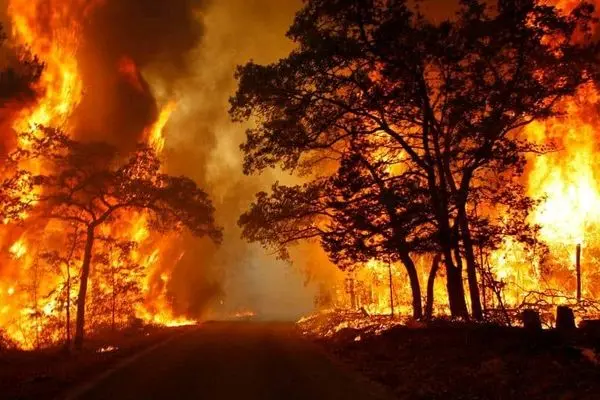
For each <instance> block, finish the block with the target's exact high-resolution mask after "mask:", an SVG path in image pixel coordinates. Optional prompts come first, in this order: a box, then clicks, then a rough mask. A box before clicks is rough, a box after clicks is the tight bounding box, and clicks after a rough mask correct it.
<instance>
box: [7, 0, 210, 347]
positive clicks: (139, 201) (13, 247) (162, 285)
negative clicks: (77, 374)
mask: <svg viewBox="0 0 600 400" xmlns="http://www.w3.org/2000/svg"><path fill="white" fill-rule="evenodd" d="M182 4H183V3H182ZM101 5H102V6H104V4H100V3H99V2H89V3H87V4H84V3H82V4H78V3H75V2H74V3H72V4H67V3H64V4H63V3H61V4H60V7H58V4H55V3H50V4H46V3H44V4H41V3H40V4H30V3H29V2H22V1H18V0H14V1H10V2H9V4H8V12H9V16H10V18H11V21H10V22H11V28H12V32H11V33H12V34H11V36H10V40H9V37H8V35H7V34H5V32H4V31H2V32H0V45H1V47H2V57H3V58H2V67H3V69H2V71H1V72H0V108H1V112H2V114H1V117H0V127H1V128H2V149H1V152H0V153H1V157H2V161H1V163H2V172H1V178H0V181H1V183H0V192H1V195H0V214H1V218H2V222H3V227H2V233H1V235H0V236H1V241H2V268H1V270H0V272H1V274H0V347H5V346H15V347H19V348H24V349H32V348H39V347H42V346H47V345H51V344H57V343H64V344H65V345H66V347H67V348H70V347H71V346H72V345H73V346H74V347H75V348H78V349H79V348H81V347H82V345H83V341H84V336H85V333H86V332H88V333H89V332H92V331H98V330H101V329H111V330H113V331H114V330H116V329H119V328H121V327H124V326H126V325H130V324H140V323H157V324H165V325H178V324H183V323H189V322H192V321H191V320H188V319H187V317H186V316H178V315H175V314H174V312H173V308H172V304H171V298H170V295H169V293H168V291H167V288H166V286H167V283H168V281H169V279H170V276H169V271H172V269H170V270H164V269H161V267H160V263H159V262H158V258H159V255H160V256H167V257H171V258H172V259H171V260H170V263H171V264H173V265H174V264H176V263H177V257H179V259H180V258H181V257H182V256H183V254H182V253H181V249H176V248H175V249H169V246H170V245H171V244H172V243H175V242H176V237H177V236H178V235H179V234H178V233H177V232H180V231H183V230H185V231H188V232H189V233H190V234H191V235H192V236H197V237H204V236H207V237H209V238H211V239H212V240H213V241H214V242H217V243H218V242H219V241H220V240H221V236H222V233H221V228H220V227H218V226H217V225H216V223H215V219H214V211H215V210H214V207H213V204H212V202H211V200H210V198H209V196H208V194H207V193H206V192H205V191H204V190H203V189H200V188H199V187H198V185H197V184H196V182H195V181H194V180H192V179H190V178H187V177H184V176H174V175H170V174H167V173H166V172H165V169H164V156H163V155H162V152H163V149H164V137H163V129H164V126H165V124H166V122H167V120H168V118H169V116H170V113H171V112H172V111H173V109H174V104H173V103H172V102H167V103H166V104H165V105H163V106H159V105H158V104H156V103H157V101H156V100H155V98H154V97H153V94H152V93H151V92H150V89H149V86H148V84H147V82H146V81H145V80H144V78H143V77H142V75H141V73H140V71H139V69H138V67H137V64H136V63H135V62H134V60H132V59H131V58H129V57H121V58H120V60H118V62H116V63H115V68H114V71H115V73H116V74H117V75H116V77H117V79H116V83H113V85H117V86H118V87H119V88H120V89H121V91H122V92H123V91H124V92H125V93H127V94H128V95H129V97H130V98H131V97H134V98H136V99H137V103H138V104H136V105H135V107H134V106H132V107H130V108H126V111H127V112H128V113H129V115H128V121H127V123H126V124H123V125H122V126H120V127H119V128H121V130H120V131H119V133H117V132H113V133H107V134H106V135H105V136H104V137H103V139H105V138H106V137H107V136H108V137H110V135H111V134H112V135H115V134H117V135H118V134H121V135H122V134H123V133H124V132H126V129H125V128H127V129H130V130H131V131H133V134H132V135H131V136H132V137H124V136H123V137H120V138H119V141H116V140H111V141H110V142H109V141H108V140H100V139H94V138H90V137H89V136H86V135H85V132H82V131H83V130H84V128H83V125H84V124H82V123H81V122H78V121H76V118H75V115H76V110H77V108H78V107H79V105H80V102H81V101H82V99H83V96H84V93H83V87H84V79H83V78H82V76H81V70H80V65H79V61H80V60H79V59H78V54H79V53H78V48H79V46H80V43H79V40H80V39H81V32H82V30H83V25H82V24H83V19H84V18H85V17H87V16H88V14H89V13H90V12H91V11H92V10H93V9H94V8H95V7H96V6H101ZM186 5H187V3H186ZM181 10H182V13H183V11H185V12H187V10H186V9H185V8H181ZM159 11H160V10H159ZM175 18H179V16H176V17H175ZM174 26H176V25H174ZM183 26H184V25H182V23H181V21H180V25H178V26H176V27H177V29H184V27H183ZM171 47H172V49H173V51H174V52H175V51H176V50H175V47H173V46H171ZM107 58H108V57H107ZM86 82H88V84H89V81H86ZM105 89H106V88H105ZM87 97H88V98H89V97H93V96H90V95H87ZM121 97H122V96H121ZM136 107H137V108H136ZM140 109H141V110H142V111H140ZM95 111H96V112H98V111H99V110H95ZM113 115H114V114H113ZM88 117H91V115H90V114H88ZM110 120H111V121H110V122H115V121H116V122H117V125H118V124H119V122H118V118H110ZM125 139H127V140H129V141H130V142H132V143H130V144H129V145H123V141H124V140H125ZM135 142H137V145H136V143H135ZM173 253H175V254H173Z"/></svg>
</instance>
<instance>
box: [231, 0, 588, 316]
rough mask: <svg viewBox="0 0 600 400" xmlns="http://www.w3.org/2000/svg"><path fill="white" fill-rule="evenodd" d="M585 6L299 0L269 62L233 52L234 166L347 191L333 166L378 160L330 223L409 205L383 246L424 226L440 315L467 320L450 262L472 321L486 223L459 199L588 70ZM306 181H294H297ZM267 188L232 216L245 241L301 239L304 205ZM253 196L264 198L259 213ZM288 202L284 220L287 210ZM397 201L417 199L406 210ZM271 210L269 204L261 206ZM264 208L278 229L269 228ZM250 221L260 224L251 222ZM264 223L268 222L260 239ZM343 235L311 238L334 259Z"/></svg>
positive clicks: (350, 179) (517, 165)
mask: <svg viewBox="0 0 600 400" xmlns="http://www.w3.org/2000/svg"><path fill="white" fill-rule="evenodd" d="M592 13H593V7H592V6H591V5H589V4H587V3H581V4H580V5H579V6H578V7H577V8H575V9H574V11H573V12H571V13H570V14H568V15H562V14H559V13H558V12H557V10H556V9H555V8H554V7H552V6H548V5H544V4H542V3H538V2H536V1H534V0H499V1H497V2H496V3H495V7H492V5H491V4H488V2H485V1H479V0H464V1H461V7H460V10H459V12H458V14H457V15H456V17H455V18H453V19H451V20H448V21H444V22H441V23H432V22H430V21H428V20H427V19H426V18H425V17H424V16H422V15H420V14H419V13H418V12H416V11H414V10H412V9H411V8H410V6H409V2H408V1H403V0H392V1H389V0H352V1H345V0H310V1H308V2H307V3H306V4H305V6H304V8H303V9H302V10H301V11H300V12H299V13H298V14H297V16H296V19H295V22H294V24H293V25H292V27H291V28H290V30H289V32H288V37H289V38H290V39H291V40H293V41H294V42H295V43H296V44H297V47H296V49H295V50H294V51H292V52H291V53H290V55H289V56H288V57H286V58H284V59H282V60H280V61H278V62H276V63H274V64H270V65H258V64H256V63H254V62H249V63H248V64H246V65H244V66H242V67H240V68H239V70H238V72H237V78H238V79H239V88H238V92H237V94H236V95H235V96H234V97H233V98H232V99H231V110H230V113H231V116H232V118H233V119H234V120H237V121H245V120H248V119H249V118H256V120H257V121H258V125H257V127H256V128H254V129H250V130H248V133H247V139H246V142H245V143H244V144H243V145H242V150H243V151H244V153H245V163H244V170H245V172H246V173H249V174H250V173H259V172H261V171H262V170H264V169H266V168H270V167H276V166H278V167H281V168H283V169H285V170H291V171H296V172H298V173H300V174H302V175H304V176H318V177H319V176H320V177H322V176H332V177H333V178H332V179H334V180H335V179H338V180H339V181H340V182H342V184H343V185H344V186H345V191H346V192H347V191H352V190H353V189H354V188H356V191H355V192H354V193H353V195H358V196H360V193H361V192H362V191H363V190H364V186H363V185H362V184H361V183H360V182H362V179H363V177H362V176H360V175H356V174H355V173H354V172H353V173H352V174H346V175H345V172H346V170H347V163H348V162H349V161H348V160H352V159H353V157H358V158H364V159H367V160H372V159H373V158H374V157H375V158H377V157H379V158H381V159H382V160H385V161H386V162H387V163H389V164H391V165H389V166H388V167H387V169H388V170H389V171H400V172H399V173H398V172H395V173H389V172H388V173H389V178H386V179H387V182H386V184H385V185H384V186H383V188H385V190H384V191H379V194H378V195H377V196H374V197H372V199H371V201H369V202H368V205H366V204H363V205H362V207H364V209H363V210H362V212H356V210H355V211H351V208H352V206H353V204H345V203H342V204H341V207H345V206H348V207H350V209H349V210H348V211H349V213H348V214H347V215H346V217H345V221H344V222H348V220H351V219H354V221H353V222H352V223H351V224H350V225H351V226H355V227H356V226H360V225H361V224H362V222H363V220H364V217H365V214H366V213H368V212H371V211H372V212H373V213H374V215H371V214H369V218H373V219H376V216H375V215H376V214H377V213H378V212H380V211H378V210H383V209H385V213H386V214H387V217H386V218H390V219H389V221H390V222H392V216H393V215H394V214H400V215H402V218H401V220H402V221H405V220H404V218H408V220H410V218H411V217H409V216H411V215H412V214H413V213H417V214H418V213H421V215H420V217H418V218H415V219H413V220H412V222H409V223H404V222H403V223H397V222H393V223H391V224H390V225H389V227H392V226H393V227H394V228H395V229H397V230H399V231H400V230H407V231H404V232H402V233H400V234H397V235H396V239H395V240H396V241H395V242H389V245H388V247H391V246H390V245H391V243H395V244H396V253H397V254H398V257H399V258H400V254H402V253H404V251H403V250H401V249H400V248H401V244H400V242H399V241H398V237H404V238H410V237H411V235H414V232H415V231H416V232H419V229H423V228H422V227H423V226H425V227H429V226H430V225H431V224H434V225H435V232H436V236H435V242H436V247H437V248H438V249H439V251H440V252H441V254H442V262H443V264H444V266H445V270H446V278H447V289H448V295H449V302H450V309H451V312H452V315H453V316H456V317H463V318H466V317H468V310H467V304H466V301H465V291H464V288H463V270H464V269H465V268H464V267H463V264H466V272H467V280H468V283H469V293H470V300H471V306H472V314H473V317H474V318H476V319H480V318H481V317H482V308H481V301H480V295H479V286H478V278H477V269H478V262H477V259H476V256H475V250H474V247H475V243H474V238H473V234H474V232H473V229H474V226H475V227H477V226H482V224H484V225H485V224H486V223H487V222H486V221H485V219H486V218H488V219H489V217H475V214H474V212H473V210H474V207H475V200H476V199H477V198H479V199H481V198H485V199H487V200H490V199H492V197H482V196H480V194H481V193H482V192H485V191H493V190H494V189H493V182H491V181H490V171H493V172H494V173H495V174H497V175H504V176H505V179H506V180H507V181H509V182H510V181H514V178H515V177H516V176H518V175H519V174H520V173H522V171H523V167H524V164H525V159H524V153H525V152H528V151H539V150H541V149H538V148H536V147H535V146H533V145H532V144H531V143H529V142H528V141H527V140H526V139H527V138H526V137H524V135H523V134H522V131H523V127H525V126H527V125H528V124H529V123H531V122H532V121H534V120H539V119H544V118H547V117H550V116H557V115H559V114H560V109H559V108H558V107H557V104H559V102H560V100H561V99H563V98H565V97H566V96H569V95H572V94H573V93H574V92H575V91H576V90H577V88H579V87H580V86H581V85H583V84H585V83H588V82H591V81H592V80H593V79H594V78H595V76H596V75H597V71H596V69H595V68H596V59H597V54H598V45H597V44H595V43H592V42H591V35H590V32H591V25H592V24H593V23H594V22H595V21H594V19H593V18H592ZM574 36H577V38H578V40H577V41H574V40H572V38H573V37H574ZM357 143H359V145H357ZM370 162H371V163H372V161H370ZM344 163H346V166H345V164H344ZM374 166H376V165H374ZM353 174H354V175H353ZM380 175H382V174H381V171H378V172H377V173H376V174H374V175H373V174H372V175H371V176H372V177H373V179H374V180H375V179H376V178H375V177H376V176H379V178H381V176H380ZM396 175H397V176H396ZM336 176H337V178H336ZM365 176H366V175H365ZM320 177H319V178H318V179H316V180H315V181H314V182H315V183H309V184H307V186H305V188H304V189H302V190H306V191H309V192H310V190H313V187H314V184H318V182H319V181H320V179H322V178H320ZM355 180H357V182H355ZM278 190H279V192H274V193H273V195H272V196H271V198H270V199H268V200H267V198H268V197H267V196H268V195H266V194H260V195H259V197H258V201H257V203H255V204H254V205H253V207H252V209H251V211H250V212H248V213H247V214H246V215H245V216H244V217H242V219H241V220H240V223H241V224H242V226H244V227H249V228H248V229H247V230H246V231H245V232H244V236H245V237H247V238H248V239H250V240H260V241H263V242H265V241H269V240H272V241H274V242H275V243H278V242H279V240H278V238H279V237H280V234H283V235H284V236H285V235H288V236H292V237H293V236H294V235H293V234H291V233H290V232H291V231H292V230H294V229H297V230H298V232H299V234H298V236H297V237H298V238H302V237H303V235H302V234H301V233H302V232H306V231H307V230H310V229H315V228H314V227H313V226H311V225H310V224H309V223H307V222H306V221H305V219H303V218H302V217H304V215H305V211H304V209H303V207H306V204H304V203H303V202H302V201H300V202H294V201H292V200H290V199H289V198H285V199H284V198H282V196H281V194H282V193H283V192H284V191H285V190H288V189H285V188H281V187H279V188H278ZM292 190H294V191H295V192H298V191H299V190H300V189H299V188H296V189H292ZM377 190H379V189H377ZM296 196H297V197H298V198H300V199H301V198H302V196H303V195H302V194H298V193H296ZM515 196H516V197H522V193H516V194H515ZM506 200H507V202H508V204H510V203H511V202H512V203H515V204H516V203H519V204H520V205H522V206H525V207H526V204H525V203H523V202H516V201H511V200H509V199H506ZM277 202H285V207H286V209H287V212H286V213H283V215H278V214H277V213H278V212H279V208H278V207H276V206H274V205H273V203H277ZM261 203H265V204H269V205H270V208H262V209H261V207H262V206H260V204H261ZM296 203H300V204H301V205H300V206H299V207H300V209H299V210H298V213H299V216H300V217H301V218H299V221H301V222H300V223H299V224H298V225H294V222H293V220H292V218H290V217H291V216H293V215H294V210H293V207H294V205H295V204H296ZM365 203H367V202H365ZM403 203H417V204H419V206H418V207H412V206H411V207H409V209H411V210H413V211H408V210H405V209H403V208H404V207H405V204H403ZM377 205H378V206H377ZM413 206H414V204H413ZM490 206H492V207H493V206H494V204H490ZM257 207H258V208H257ZM378 207H379V209H378ZM419 207H420V208H421V210H420V211H418V210H419ZM526 208H527V207H526ZM526 208H525V209H526ZM388 209H389V211H388ZM272 210H277V211H276V212H275V214H273V215H270V216H265V215H263V214H265V213H269V212H271V211H272ZM390 211H391V212H390ZM407 213H408V214H407ZM278 217H285V218H286V220H285V221H286V223H285V224H283V225H280V224H275V223H274V222H275V221H276V220H277V218H278ZM394 218H399V217H398V216H396V217H394ZM261 221H262V222H264V221H269V223H270V224H266V225H263V226H260V224H261ZM415 221H416V223H415ZM474 224H475V225H474ZM361 228H362V226H361ZM278 229H283V231H282V232H278V231H277V230H278ZM269 230H271V231H274V232H273V233H272V234H268V233H265V232H266V231H269ZM361 231H362V232H368V230H367V229H365V230H362V229H361ZM417 235H418V234H417ZM353 240H354V241H355V242H357V243H355V246H356V249H357V251H362V250H364V249H361V247H360V241H361V239H360V235H358V238H354V239H353ZM336 242H337V243H336ZM344 242H346V243H351V240H350V241H348V240H347V237H345V236H343V235H341V236H340V235H338V237H332V240H331V241H330V242H329V244H327V241H326V242H325V244H326V247H327V246H328V248H329V249H330V251H331V252H332V253H335V254H339V253H340V249H341V248H344V249H347V248H349V247H350V246H344V245H343V243H344ZM429 247H431V246H429ZM388 251H389V250H388ZM408 251H414V250H413V249H412V248H410V247H409V248H408ZM335 254H334V255H333V256H334V258H335V257H336V255H335ZM342 254H343V253H342ZM365 254H369V253H368V251H367V252H366V253H365ZM348 255H349V259H351V258H352V257H350V254H348Z"/></svg>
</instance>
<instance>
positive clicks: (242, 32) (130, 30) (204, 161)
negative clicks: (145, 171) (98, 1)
mask: <svg viewBox="0 0 600 400" xmlns="http://www.w3.org/2000/svg"><path fill="white" fill-rule="evenodd" d="M300 6H301V3H300V2H299V1H289V2H279V1H276V0H253V1H244V0H229V1H212V2H204V1H191V0H176V1H169V2H166V1H160V0H155V1H147V0H126V1H124V0H107V1H105V2H104V4H103V5H101V6H100V7H99V8H98V9H97V10H95V11H94V13H93V14H91V15H90V19H89V21H87V23H86V25H85V32H84V37H85V38H84V40H83V46H82V48H81V57H80V59H81V60H82V74H83V79H84V81H85V88H86V89H85V90H86V92H85V95H84V99H83V102H82V104H81V105H80V107H79V109H78V111H77V125H78V128H79V129H78V132H79V134H80V135H81V136H83V137H85V138H86V139H90V138H93V139H102V140H108V141H110V142H112V143H116V144H118V145H119V146H121V147H122V148H123V149H124V150H125V149H128V148H131V146H133V145H134V144H135V143H136V142H137V141H138V140H139V139H140V133H141V132H143V129H144V127H146V126H147V125H148V124H149V123H151V121H153V120H154V119H155V118H156V115H157V112H158V108H159V107H160V106H162V105H164V104H165V103H166V102H168V101H176V102H177V105H178V106H177V110H176V112H175V113H174V114H173V116H172V119H171V121H170V122H169V124H168V126H167V134H166V139H167V149H166V154H165V160H166V162H167V168H168V172H170V173H173V174H185V175H188V176H191V177H192V178H194V179H195V180H196V181H198V182H199V183H200V185H201V186H202V187H204V188H206V189H207V191H208V192H209V193H210V195H211V196H212V198H213V200H214V202H215V206H216V208H217V218H218V221H219V223H220V224H221V225H223V226H224V227H225V229H226V231H225V240H224V242H223V245H222V246H221V247H219V248H217V247H215V246H214V245H213V244H212V243H210V242H209V241H208V240H200V241H199V240H196V239H193V238H190V237H184V238H183V239H180V240H182V242H183V249H184V254H183V256H182V258H181V259H180V261H179V262H178V263H177V265H176V267H175V269H174V271H173V274H172V280H171V282H170V284H169V289H170V291H171V293H172V294H173V300H174V304H175V307H176V308H177V310H178V311H180V312H183V313H186V314H192V315H194V316H199V315H202V314H204V313H206V311H207V309H210V310H213V313H212V315H215V313H216V314H217V315H216V316H218V312H233V311H236V310H240V309H254V310H255V311H257V312H258V313H261V314H263V315H266V316H268V317H290V316H296V315H298V314H300V313H302V312H306V311H307V310H308V309H309V308H310V306H311V305H312V293H311V292H310V290H307V288H306V287H305V285H304V277H303V276H301V274H299V273H298V272H297V271H295V270H294V269H291V268H289V267H288V266H286V265H284V264H282V263H277V262H275V261H274V260H273V258H272V257H270V256H266V255H264V252H263V251H262V250H261V249H260V248H258V247H257V246H251V245H248V244H247V243H245V242H243V241H242V240H241V239H240V237H239V236H240V231H239V229H238V228H237V226H236V221H237V218H238V216H239V215H240V213H241V212H243V211H244V210H245V209H246V208H247V206H248V204H249V203H250V201H251V200H252V198H253V196H254V193H256V192H257V191H259V190H263V189H266V188H267V187H268V185H269V184H270V183H271V182H272V180H273V179H274V178H273V177H262V178H248V177H244V176H243V175H242V173H241V154H240V151H239V148H238V146H239V144H240V143H241V142H242V141H243V139H244V130H245V127H242V126H238V125H234V124H232V123H231V122H230V121H229V117H228V115H227V109H228V98H229V96H231V95H232V94H233V93H234V91H235V88H236V82H235V80H234V78H233V75H234V70H235V67H236V66H237V65H238V64H242V63H245V62H247V61H248V60H250V59H254V60H256V61H258V62H272V61H275V60H276V59H277V58H278V57H282V56H285V55H286V54H287V53H288V52H289V51H290V50H291V48H292V44H291V43H289V42H288V41H287V40H286V38H285V36H284V34H285V31H286V30H287V28H288V27H289V25H290V24H291V22H292V19H293V16H294V13H295V11H296V10H297V9H299V7H300ZM129 61H132V62H133V64H134V65H135V66H137V68H138V69H139V71H136V70H135V68H132V65H131V64H129ZM163 257H165V258H166V259H167V260H169V259H177V257H178V255H177V254H168V255H164V256H163ZM309 258H311V259H312V258H314V256H313V255H310V256H308V255H307V256H306V257H299V258H298V261H299V263H296V266H297V267H302V266H303V265H304V264H303V263H304V261H305V260H307V259H309ZM171 267H172V266H170V265H164V268H165V269H167V270H168V269H170V268H171Z"/></svg>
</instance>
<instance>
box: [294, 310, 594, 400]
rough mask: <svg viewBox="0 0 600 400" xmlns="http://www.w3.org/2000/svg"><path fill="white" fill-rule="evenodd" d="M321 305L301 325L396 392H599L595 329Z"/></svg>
mask: <svg viewBox="0 0 600 400" xmlns="http://www.w3.org/2000/svg"><path fill="white" fill-rule="evenodd" d="M382 318H385V317H362V318H358V316H357V314H356V313H353V314H350V313H338V312H327V313H322V314H319V315H316V316H312V317H308V318H304V319H303V320H301V321H299V324H298V325H299V327H300V329H301V330H302V331H303V332H304V333H305V334H307V335H310V336H311V337H312V338H313V339H314V340H315V341H317V342H318V343H319V344H321V345H323V347H325V349H326V350H327V351H328V352H331V353H333V355H334V356H335V357H337V358H340V359H341V360H342V361H344V362H345V363H347V364H349V365H350V366H351V367H352V368H353V369H356V370H358V371H359V372H361V373H363V374H365V375H366V376H368V377H369V378H371V379H373V380H375V381H378V382H380V383H382V384H384V385H385V386H388V387H389V388H391V389H392V390H393V391H394V392H395V394H396V395H397V396H398V397H399V398H401V399H408V400H413V399H414V400H421V399H433V400H435V399H522V398H526V399H528V400H534V399H561V400H565V399H578V400H579V399H598V398H599V393H600V336H597V335H590V334H589V333H587V334H586V333H584V332H583V331H582V330H580V329H578V330H576V331H573V332H571V333H564V332H559V331H556V330H554V329H547V330H543V331H541V332H537V333H532V332H528V331H525V330H524V329H522V328H508V327H500V326H493V325H484V324H467V323H455V322H449V321H442V320H438V321H434V322H432V323H430V324H428V325H425V324H418V325H417V324H414V325H411V326H408V325H406V324H402V323H401V322H400V321H395V322H392V321H391V320H390V318H389V317H387V320H388V323H382V322H383V321H384V320H383V319H382Z"/></svg>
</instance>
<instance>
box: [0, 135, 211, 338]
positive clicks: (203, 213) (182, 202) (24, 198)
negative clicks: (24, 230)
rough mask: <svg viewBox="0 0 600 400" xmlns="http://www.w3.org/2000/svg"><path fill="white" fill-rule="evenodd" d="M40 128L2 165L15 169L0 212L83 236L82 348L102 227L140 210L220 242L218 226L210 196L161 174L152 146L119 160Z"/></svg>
mask: <svg viewBox="0 0 600 400" xmlns="http://www.w3.org/2000/svg"><path fill="white" fill-rule="evenodd" d="M40 131H41V132H42V133H43V135H41V136H40V137H38V136H36V135H34V134H23V135H22V136H21V138H20V143H23V144H25V146H26V147H21V148H19V149H17V150H16V151H15V152H14V153H12V154H11V156H10V159H9V160H7V164H9V165H12V166H13V167H14V168H15V169H16V172H14V173H13V174H12V175H11V176H10V177H9V178H7V179H6V180H5V181H4V184H3V194H4V201H3V202H2V206H3V210H2V211H3V214H4V217H5V218H7V219H18V218H22V217H24V216H25V215H29V216H32V217H39V218H46V219H54V220H61V221H65V222H69V223H74V224H76V225H79V226H81V227H82V229H83V230H84V231H85V245H84V251H83V260H82V264H81V276H80V284H79V294H78V298H77V322H76V332H75V337H74V342H75V346H76V347H78V348H80V347H81V345H82V343H83V337H84V326H85V325H84V322H85V304H86V293H87V284H88V277H89V274H90V263H91V260H92V257H93V256H94V242H95V241H96V232H97V229H98V228H99V227H100V226H102V225H103V224H106V223H110V222H111V221H113V220H116V219H119V218H126V217H127V213H128V212H131V211H132V210H137V211H143V212H145V213H146V214H147V215H148V220H149V224H150V226H151V227H152V228H153V229H154V230H158V231H167V230H173V229H179V228H187V229H189V230H190V231H191V233H192V234H194V235H197V236H203V235H208V236H209V237H211V238H212V239H213V240H215V241H218V240H220V238H221V229H220V228H218V227H217V226H216V225H215V222H214V219H213V213H214V208H213V206H212V203H211V201H210V199H209V197H208V195H207V194H206V193H205V192H204V191H203V190H201V189H199V188H198V187H197V186H196V184H195V183H194V181H192V180H191V179H189V178H186V177H175V176H170V175H166V174H163V173H161V171H160V160H159V159H158V158H157V156H156V154H155V153H154V151H153V150H152V149H150V148H148V147H140V148H138V150H137V151H136V152H135V153H134V154H133V155H131V156H130V157H129V158H126V159H124V160H123V159H121V158H120V157H118V154H117V152H116V149H115V148H113V147H112V146H110V145H108V144H106V143H82V142H77V141H74V140H72V139H70V138H68V137H67V136H66V135H65V134H63V133H62V132H60V131H58V130H55V129H50V128H40ZM30 160H35V161H36V162H38V163H39V165H40V168H39V171H40V172H37V171H31V170H30V169H29V168H27V163H28V161H30Z"/></svg>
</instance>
